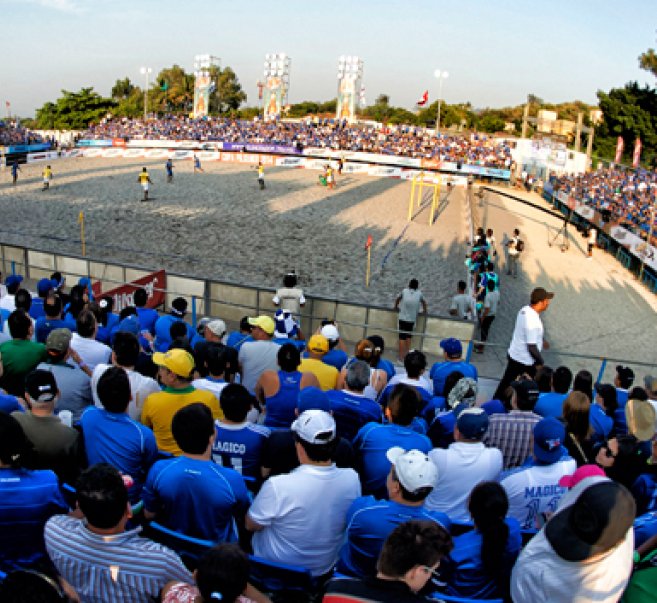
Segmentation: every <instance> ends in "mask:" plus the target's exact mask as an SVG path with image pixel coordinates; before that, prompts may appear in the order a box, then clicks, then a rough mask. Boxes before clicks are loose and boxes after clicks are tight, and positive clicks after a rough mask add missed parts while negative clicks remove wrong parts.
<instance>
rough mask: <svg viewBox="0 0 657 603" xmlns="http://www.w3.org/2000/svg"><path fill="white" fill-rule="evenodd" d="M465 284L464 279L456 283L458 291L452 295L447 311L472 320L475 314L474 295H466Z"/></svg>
mask: <svg viewBox="0 0 657 603" xmlns="http://www.w3.org/2000/svg"><path fill="white" fill-rule="evenodd" d="M467 288H468V286H467V284H466V282H465V281H459V282H458V285H457V291H458V293H457V294H456V295H455V296H454V297H452V303H451V305H450V307H449V313H450V314H451V315H452V316H458V318H462V319H463V320H473V319H474V317H475V316H476V314H477V310H476V307H475V300H474V297H472V296H471V295H468V294H467V293H466V291H467Z"/></svg>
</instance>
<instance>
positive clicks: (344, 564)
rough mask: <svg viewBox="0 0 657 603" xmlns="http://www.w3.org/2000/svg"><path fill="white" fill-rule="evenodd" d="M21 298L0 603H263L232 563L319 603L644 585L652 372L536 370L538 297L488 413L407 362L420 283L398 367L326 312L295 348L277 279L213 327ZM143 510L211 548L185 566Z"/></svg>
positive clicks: (17, 293) (11, 288) (6, 411)
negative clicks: (259, 569) (265, 565)
mask: <svg viewBox="0 0 657 603" xmlns="http://www.w3.org/2000/svg"><path fill="white" fill-rule="evenodd" d="M489 239H492V233H491V234H490V237H489ZM483 242H485V236H482V244H483ZM490 282H491V287H490V291H491V292H494V290H495V286H494V281H493V280H491V281H490ZM22 284H23V281H22V278H21V277H20V276H19V275H10V276H8V277H7V278H6V279H5V281H4V284H3V285H2V286H1V287H0V317H1V318H0V320H1V321H2V329H1V332H0V341H2V343H0V355H1V364H0V368H1V371H0V372H1V375H0V386H2V387H3V388H4V390H5V393H3V394H2V395H0V570H1V571H3V572H7V573H8V576H7V577H6V578H5V579H4V580H2V579H1V578H2V577H1V576H0V599H1V600H8V601H9V600H11V601H28V600H32V599H28V598H26V597H27V594H26V593H30V592H34V591H35V590H37V591H38V590H39V589H41V590H44V589H45V590H47V591H48V592H50V598H43V599H39V600H44V601H46V600H47V601H51V600H52V601H61V600H64V599H62V598H61V597H60V598H57V597H58V596H59V595H57V594H56V590H57V589H63V591H64V592H65V593H67V595H68V596H71V597H78V599H79V600H80V601H81V602H82V603H85V602H87V601H104V602H110V603H112V602H117V603H119V602H123V601H139V602H141V601H144V602H146V601H151V600H152V599H151V597H159V598H160V600H161V601H163V602H165V603H181V602H185V603H189V602H191V601H196V602H201V603H202V602H204V601H205V602H207V603H210V601H213V600H221V601H239V602H241V603H249V602H254V601H255V602H256V603H266V602H267V601H269V599H268V597H267V595H266V594H263V593H262V592H260V591H259V590H257V589H256V588H255V587H254V586H253V585H252V584H250V583H249V580H251V579H253V578H254V577H255V576H254V574H253V573H252V571H250V569H249V567H250V566H249V560H248V559H247V557H246V552H253V553H254V554H255V555H256V556H257V557H259V558H262V559H264V560H267V561H269V562H274V563H287V564H292V565H296V566H303V567H305V568H307V569H308V570H309V572H310V573H311V575H312V576H313V579H314V581H315V582H316V583H317V584H318V588H320V589H322V588H324V589H325V590H326V594H325V595H324V601H325V602H327V603H329V602H335V601H351V600H359V601H390V602H393V601H394V602H395V603H404V602H406V601H426V598H425V595H427V594H429V593H434V594H435V595H436V596H437V597H438V598H440V596H441V593H443V594H446V595H451V596H460V597H467V598H473V599H477V598H479V599H491V598H494V597H499V598H502V599H504V600H505V601H509V600H513V601H514V602H515V603H525V602H527V603H529V602H532V603H533V602H535V601H566V600H572V601H585V600H595V601H599V602H602V603H612V602H615V601H617V600H618V599H619V597H620V596H621V594H622V593H623V591H625V594H624V595H623V596H624V601H626V602H627V603H634V602H642V601H648V600H652V599H650V597H652V596H653V593H654V590H655V588H656V587H657V570H656V569H655V568H654V566H653V565H651V564H650V563H647V565H646V566H645V567H646V569H645V570H641V569H638V567H639V566H637V568H635V571H634V573H632V570H633V554H634V549H635V547H636V549H637V550H636V555H637V558H647V559H649V558H650V557H651V556H652V555H653V554H654V552H655V551H656V550H657V444H656V443H655V441H656V440H657V436H656V435H655V431H656V418H657V414H656V411H655V406H656V405H657V401H656V400H657V378H655V377H652V376H646V378H645V381H644V383H643V384H642V386H636V385H635V384H634V378H635V375H634V373H633V371H632V370H631V369H630V368H628V367H626V366H618V367H617V369H616V376H615V379H614V383H613V384H612V383H594V380H593V377H592V375H591V374H590V373H589V372H588V371H580V372H579V373H577V375H575V376H573V375H572V373H571V371H570V370H569V369H568V368H567V367H565V366H560V367H558V368H556V369H554V370H553V369H551V368H549V367H548V366H546V364H545V361H544V359H543V356H542V353H543V350H544V349H545V348H547V347H548V344H547V342H546V341H545V340H544V338H543V326H542V321H541V315H542V314H543V313H544V312H545V311H547V310H548V308H549V306H550V303H551V302H552V300H553V298H554V294H553V293H551V292H549V291H546V290H545V289H542V288H540V287H539V288H536V289H534V291H532V293H531V296H530V299H529V303H528V304H527V305H526V306H524V307H523V308H522V309H521V310H520V311H519V313H518V317H517V321H516V326H515V329H514V333H513V336H512V340H511V344H510V346H509V349H508V366H507V368H506V370H505V373H504V375H503V376H502V378H501V381H500V384H499V388H498V391H497V392H496V393H495V395H494V397H493V399H490V400H486V399H485V398H484V399H481V398H482V397H481V395H479V384H478V373H477V369H476V367H475V366H474V365H473V364H471V363H470V362H468V361H467V360H466V359H465V358H464V357H463V346H462V344H461V342H460V341H459V340H457V339H453V338H448V339H444V340H442V341H441V342H440V350H441V352H442V358H441V359H440V360H439V361H438V362H436V363H434V364H433V365H432V366H430V367H429V366H428V363H427V358H426V356H425V354H424V353H422V352H420V351H417V350H409V349H408V347H409V346H408V345H406V341H407V340H408V338H409V333H410V331H412V330H413V328H414V321H415V319H416V317H417V314H418V312H419V310H420V306H423V309H424V311H426V309H427V306H426V302H424V300H423V297H422V295H421V292H420V291H419V289H418V287H417V282H415V280H412V281H411V283H410V284H409V287H408V288H407V289H405V290H404V291H403V292H402V294H401V295H400V296H399V297H398V298H397V300H396V302H395V306H396V307H397V308H398V309H399V312H400V314H399V320H400V333H399V338H400V342H401V343H400V348H399V350H400V355H401V356H402V361H403V367H402V365H401V364H397V365H394V364H392V363H391V362H390V361H388V360H385V359H384V358H383V352H384V341H383V338H382V337H380V336H379V335H376V334H370V335H369V336H368V337H367V338H366V339H363V340H361V341H359V342H358V343H357V345H356V346H355V349H354V350H353V354H350V353H349V351H348V350H347V349H346V348H345V345H344V342H343V341H342V339H341V337H340V331H339V326H338V325H337V324H335V323H334V322H331V321H324V322H323V323H322V325H320V326H319V327H318V328H317V330H316V331H315V332H314V333H312V334H308V335H309V336H308V337H306V336H305V335H304V334H303V333H302V331H301V329H300V326H299V323H298V317H299V313H300V312H301V310H302V307H303V305H304V303H305V298H304V295H303V291H302V290H301V289H300V288H298V287H297V284H296V276H295V275H294V274H293V273H290V274H288V275H287V276H286V277H285V280H284V283H283V285H284V286H283V287H281V288H280V289H279V290H278V291H277V292H276V295H275V297H274V298H273V299H272V303H273V306H278V307H279V309H278V310H276V312H275V315H274V317H273V318H272V317H271V316H267V315H260V316H257V317H244V318H243V319H242V321H241V323H240V325H239V329H238V330H236V331H233V332H230V333H229V332H227V328H226V324H225V323H224V321H223V320H221V319H217V318H214V319H210V318H208V319H203V320H202V321H201V322H200V323H199V326H198V328H197V329H194V328H192V327H191V325H189V324H188V323H187V322H186V321H185V316H186V312H187V301H186V300H185V299H184V298H176V299H174V300H173V302H172V304H171V307H170V308H169V312H168V313H166V314H162V315H160V314H159V313H158V312H157V311H156V310H154V309H151V308H148V294H147V292H146V291H145V290H144V289H138V290H137V291H135V292H134V295H133V300H134V304H135V305H134V306H129V307H126V308H124V309H123V310H121V312H120V313H119V314H116V313H114V312H113V311H112V299H111V298H109V297H100V298H99V299H94V297H93V293H92V289H91V283H90V281H89V279H86V278H83V279H80V281H79V282H78V283H77V284H76V285H75V286H73V287H72V288H71V289H70V291H66V288H65V281H64V279H63V278H62V275H61V274H59V273H54V274H53V275H51V277H50V278H43V279H41V280H40V281H39V282H38V283H37V286H36V289H37V290H36V292H35V293H34V294H30V292H28V291H27V290H26V289H24V288H23V287H22ZM484 307H486V306H485V305H484ZM402 344H403V345H402ZM437 351H438V350H437ZM64 482H65V483H68V484H72V485H74V489H71V488H70V487H69V488H68V489H65V490H64V491H62V484H63V483H64ZM64 492H66V493H67V494H68V495H69V498H68V499H67V498H66V497H65V496H64ZM137 508H141V511H140V512H139V513H137V511H136V510H135V511H133V509H137ZM152 521H156V522H157V523H158V524H160V525H162V526H164V528H166V529H169V530H174V531H175V532H177V533H178V534H180V535H184V536H185V537H192V538H197V539H202V540H206V541H211V542H214V543H221V544H220V545H218V546H215V547H214V548H211V549H209V550H208V551H207V552H206V553H205V554H204V555H203V556H202V558H201V559H195V560H194V559H191V558H189V557H186V560H187V563H188V564H192V565H193V567H194V568H196V570H197V571H196V573H195V574H191V573H190V571H189V567H188V566H186V565H185V564H184V563H183V561H182V559H181V557H179V555H178V553H182V552H183V549H181V548H180V549H179V548H176V546H178V545H176V546H174V549H175V550H176V551H177V552H174V551H173V550H171V549H169V548H167V547H166V546H163V545H162V544H159V543H158V542H157V540H158V539H161V538H162V532H161V530H158V528H157V527H156V524H153V523H150V522H152ZM140 524H143V526H144V530H145V531H144V532H142V531H140V528H139V527H138V526H139V525H140ZM151 538H154V539H155V541H154V540H151ZM183 548H184V547H183ZM192 557H193V556H192ZM25 569H29V570H36V571H37V573H35V572H33V571H30V572H25V571H23V570H25ZM334 572H337V573H334ZM434 576H436V577H437V578H438V580H434ZM50 578H52V579H54V582H53V581H52V580H51V581H50V582H49V581H48V580H49V579H50ZM628 583H629V586H628ZM52 584H55V587H56V588H55V590H52V589H53V587H52ZM319 585H321V586H319ZM265 586H266V585H265ZM279 586H280V584H279ZM48 589H50V590H48ZM626 589H627V590H626ZM265 590H266V589H265ZM43 596H44V597H45V595H43ZM20 597H23V598H20ZM354 598H355V599H354ZM75 600H77V599H75ZM283 600H287V599H285V598H284V599H283Z"/></svg>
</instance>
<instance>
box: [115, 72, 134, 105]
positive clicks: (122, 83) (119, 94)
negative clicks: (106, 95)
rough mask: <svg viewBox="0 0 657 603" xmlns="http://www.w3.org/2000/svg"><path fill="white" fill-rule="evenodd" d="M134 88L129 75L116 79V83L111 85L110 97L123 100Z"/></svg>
mask: <svg viewBox="0 0 657 603" xmlns="http://www.w3.org/2000/svg"><path fill="white" fill-rule="evenodd" d="M134 90H135V87H134V86H133V84H132V82H131V81H130V78H129V77H126V78H124V79H122V80H116V83H115V84H114V86H112V98H113V99H114V100H115V101H121V100H124V99H126V98H128V97H129V96H130V95H131V94H132V92H133V91H134Z"/></svg>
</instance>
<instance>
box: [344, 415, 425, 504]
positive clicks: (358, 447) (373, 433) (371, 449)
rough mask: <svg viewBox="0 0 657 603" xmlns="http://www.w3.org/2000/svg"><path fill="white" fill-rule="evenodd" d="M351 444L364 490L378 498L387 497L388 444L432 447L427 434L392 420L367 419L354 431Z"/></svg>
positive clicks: (408, 447) (419, 448) (408, 446)
mask: <svg viewBox="0 0 657 603" xmlns="http://www.w3.org/2000/svg"><path fill="white" fill-rule="evenodd" d="M353 444H354V451H355V452H356V455H357V456H358V460H359V470H360V471H359V472H360V476H361V484H362V485H363V492H364V493H365V494H373V495H374V496H377V497H378V498H387V497H388V490H387V488H386V479H387V477H388V473H389V472H390V461H389V460H388V458H387V457H386V452H388V450H389V449H390V448H392V447H393V446H401V447H402V448H403V449H404V450H413V449H417V450H419V451H420V452H424V453H428V452H429V451H430V450H431V449H432V446H431V440H429V438H428V437H427V436H424V435H420V434H419V433H416V432H414V431H413V430H412V429H410V428H409V427H402V426H401V425H394V424H392V423H391V424H387V425H382V424H381V423H367V425H364V426H363V427H361V429H360V430H359V432H358V433H357V434H356V437H355V438H354V442H353Z"/></svg>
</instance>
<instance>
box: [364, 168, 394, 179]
mask: <svg viewBox="0 0 657 603" xmlns="http://www.w3.org/2000/svg"><path fill="white" fill-rule="evenodd" d="M367 173H368V174H369V175H370V176H380V177H383V178H400V177H401V173H402V170H401V168H398V167H387V166H384V165H374V166H370V167H369V168H368V170H367Z"/></svg>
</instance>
